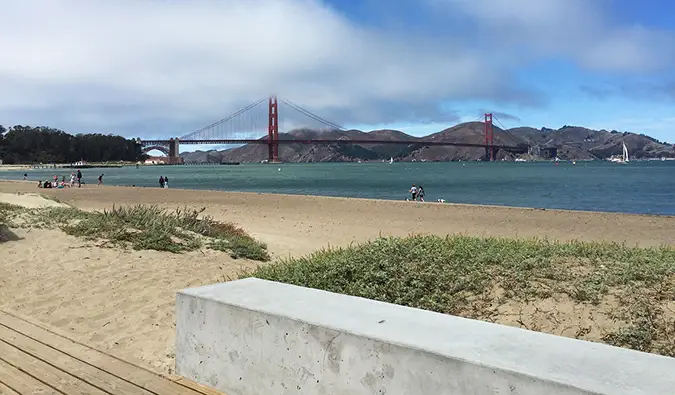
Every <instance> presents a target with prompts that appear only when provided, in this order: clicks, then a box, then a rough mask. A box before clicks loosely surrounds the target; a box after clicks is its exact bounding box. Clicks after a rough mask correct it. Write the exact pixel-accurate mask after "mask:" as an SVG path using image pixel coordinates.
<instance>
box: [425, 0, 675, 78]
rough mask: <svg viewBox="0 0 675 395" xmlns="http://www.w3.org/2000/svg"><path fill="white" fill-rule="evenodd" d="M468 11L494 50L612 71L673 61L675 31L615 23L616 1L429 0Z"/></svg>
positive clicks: (461, 13)
mask: <svg viewBox="0 0 675 395" xmlns="http://www.w3.org/2000/svg"><path fill="white" fill-rule="evenodd" d="M427 1H429V2H430V4H431V5H432V6H434V7H436V8H441V9H445V10H446V11H454V14H453V15H455V16H456V17H458V18H465V17H466V16H468V17H469V18H471V20H472V21H473V22H474V23H475V24H476V25H477V26H478V28H477V29H476V31H478V32H479V34H481V35H482V37H483V39H484V40H485V42H487V43H489V47H490V48H491V49H492V51H493V53H494V52H497V53H504V52H514V51H517V53H518V55H519V56H521V57H522V58H539V57H542V56H546V57H550V58H559V59H560V60H566V61H572V62H573V63H576V64H578V65H579V66H581V67H583V68H586V69H589V70H597V71H609V72H654V71H662V70H668V69H669V68H671V67H672V66H673V65H674V64H675V46H673V45H672V43H673V42H674V41H675V34H674V33H673V32H672V31H660V30H657V29H648V28H646V27H644V26H640V25H616V24H614V23H612V10H611V7H612V3H611V2H609V1H588V0H538V1H531V0H427Z"/></svg>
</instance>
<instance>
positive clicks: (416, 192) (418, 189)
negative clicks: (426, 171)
mask: <svg viewBox="0 0 675 395" xmlns="http://www.w3.org/2000/svg"><path fill="white" fill-rule="evenodd" d="M408 192H409V193H410V196H411V199H406V200H407V201H411V200H412V201H413V202H414V201H420V202H423V201H424V188H423V187H422V186H421V185H419V186H416V185H415V184H412V187H411V188H410V191H408Z"/></svg>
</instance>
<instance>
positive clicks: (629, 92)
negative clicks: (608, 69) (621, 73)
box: [580, 81, 675, 101]
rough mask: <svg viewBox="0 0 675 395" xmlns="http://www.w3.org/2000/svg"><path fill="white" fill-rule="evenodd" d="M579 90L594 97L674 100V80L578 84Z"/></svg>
mask: <svg viewBox="0 0 675 395" xmlns="http://www.w3.org/2000/svg"><path fill="white" fill-rule="evenodd" d="M580 90H581V92H583V93H585V94H587V95H588V96H590V97H593V98H596V99H607V98H611V97H617V96H619V97H630V98H633V99H646V100H668V101H675V81H664V82H658V83H656V82H644V81H643V82H631V83H625V82H624V83H617V84H614V85H602V86H590V85H582V86H580Z"/></svg>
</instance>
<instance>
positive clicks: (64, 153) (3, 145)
mask: <svg viewBox="0 0 675 395" xmlns="http://www.w3.org/2000/svg"><path fill="white" fill-rule="evenodd" d="M143 158H144V155H143V154H142V153H141V148H140V147H139V146H138V144H136V143H135V142H134V141H133V140H127V139H125V138H124V137H121V136H112V135H103V134H78V135H76V136H73V135H70V134H68V133H66V132H63V131H61V130H58V129H52V128H48V127H44V126H39V127H30V126H20V125H17V126H12V127H10V128H9V130H8V131H6V130H5V128H4V127H3V126H2V125H0V159H2V161H3V163H5V164H17V163H74V162H77V161H79V160H85V161H88V162H119V161H120V160H125V161H134V162H136V161H139V160H141V159H143Z"/></svg>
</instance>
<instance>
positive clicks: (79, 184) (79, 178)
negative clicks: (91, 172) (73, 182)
mask: <svg viewBox="0 0 675 395" xmlns="http://www.w3.org/2000/svg"><path fill="white" fill-rule="evenodd" d="M76 178H77V187H78V188H80V187H81V186H82V172H81V171H80V169H77V177H76Z"/></svg>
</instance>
